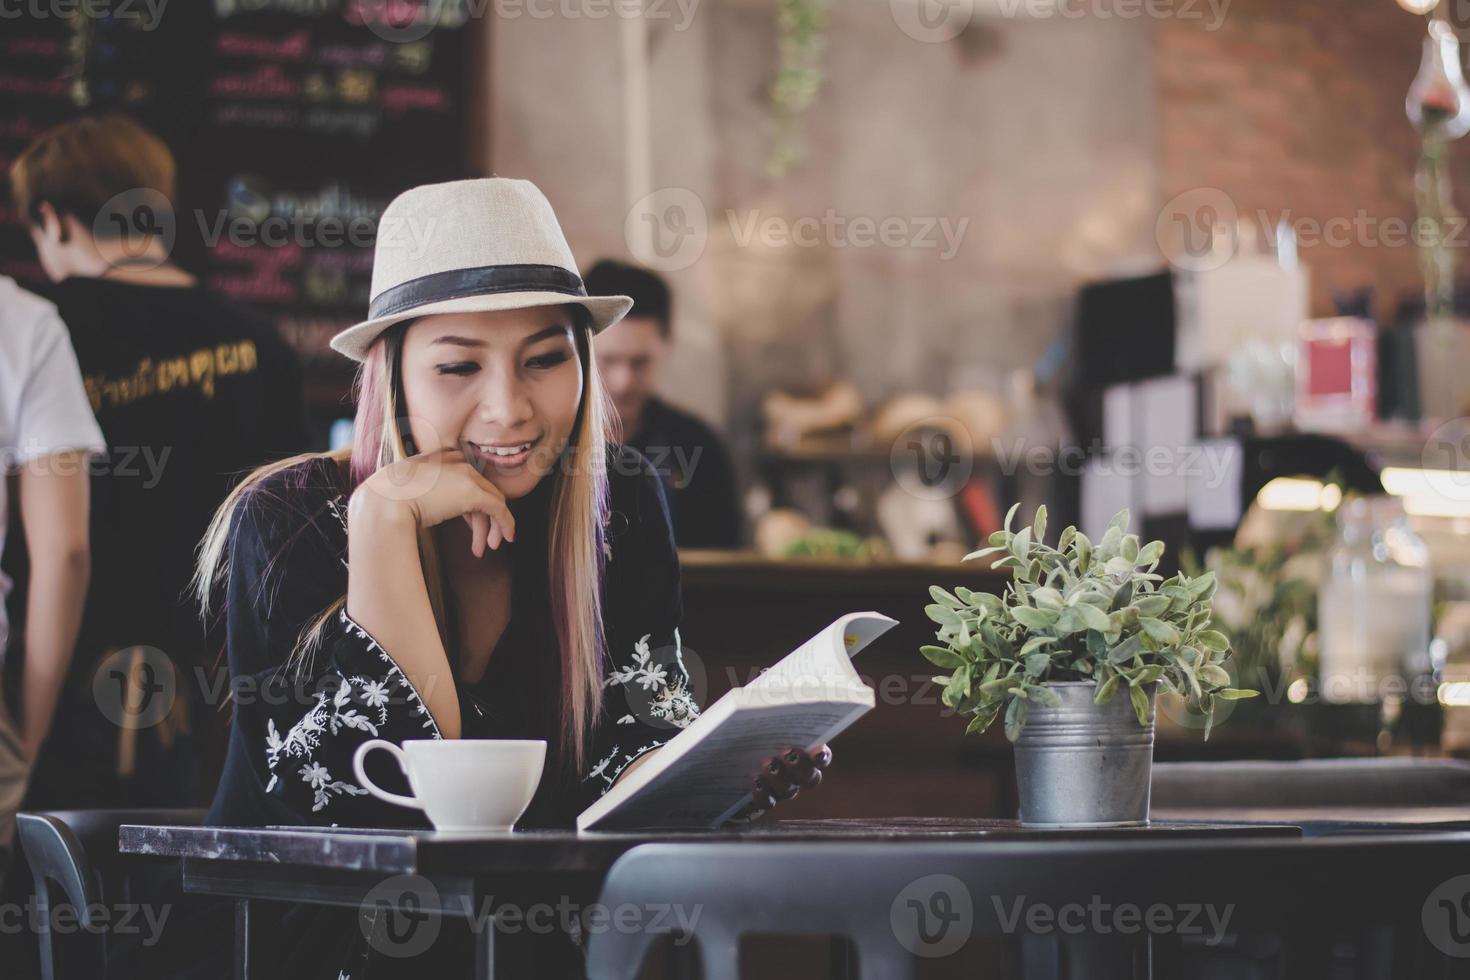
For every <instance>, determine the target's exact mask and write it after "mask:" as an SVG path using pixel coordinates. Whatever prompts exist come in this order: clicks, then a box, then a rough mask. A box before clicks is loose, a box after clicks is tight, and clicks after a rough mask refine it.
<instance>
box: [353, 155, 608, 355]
mask: <svg viewBox="0 0 1470 980" xmlns="http://www.w3.org/2000/svg"><path fill="white" fill-rule="evenodd" d="M563 303H573V304H576V305H578V306H581V307H583V308H584V309H586V310H587V312H588V313H589V314H590V316H591V320H592V332H593V333H596V332H598V331H600V330H603V329H605V328H607V327H609V326H611V325H612V324H614V323H617V322H618V321H619V320H621V319H622V318H623V317H624V316H625V315H627V312H628V310H630V309H632V307H633V300H632V299H630V298H629V297H627V296H588V295H587V288H586V286H584V285H583V284H582V276H581V274H580V273H578V271H577V263H576V261H575V260H574V259H573V258H572V250H571V249H570V248H568V247H567V240H566V237H565V236H564V235H562V231H561V225H559V224H558V223H557V220H556V215H555V214H554V213H553V212H552V210H551V202H549V201H547V200H546V195H544V194H542V193H541V191H540V189H538V188H537V187H536V185H535V184H533V183H531V182H530V181H528V180H510V179H507V178H504V177H488V178H482V179H478V180H455V181H450V182H449V183H445V184H425V185H423V186H422V187H414V188H412V189H410V190H407V191H404V192H403V193H402V194H399V195H398V196H397V197H395V198H394V199H393V200H392V202H391V203H389V205H388V207H387V208H385V209H384V210H383V216H382V217H381V218H380V219H379V220H378V238H377V244H376V246H375V247H374V250H373V284H372V299H371V300H370V301H369V303H368V318H367V319H366V320H364V321H362V322H361V323H358V324H355V325H353V326H351V327H348V328H347V329H346V330H343V331H342V332H341V333H339V334H337V335H336V336H335V337H333V338H332V349H333V350H335V351H337V352H339V353H342V354H346V355H347V356H348V357H350V358H352V359H353V360H355V361H361V360H364V359H366V357H367V352H368V349H369V348H370V347H372V345H373V341H375V340H377V339H378V336H379V335H380V334H382V332H383V331H384V330H387V329H388V328H389V327H391V326H393V325H394V324H395V323H402V322H403V321H404V320H411V319H413V318H415V317H420V316H428V315H429V314H431V313H479V312H484V311H488V310H517V309H524V308H526V307H531V306H555V305H560V304H563Z"/></svg>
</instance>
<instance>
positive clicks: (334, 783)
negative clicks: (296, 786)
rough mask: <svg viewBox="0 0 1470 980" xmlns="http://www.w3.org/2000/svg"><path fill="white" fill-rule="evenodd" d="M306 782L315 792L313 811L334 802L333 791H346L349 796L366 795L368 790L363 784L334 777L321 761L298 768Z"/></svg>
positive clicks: (339, 792)
mask: <svg viewBox="0 0 1470 980" xmlns="http://www.w3.org/2000/svg"><path fill="white" fill-rule="evenodd" d="M297 771H298V772H299V773H300V774H301V778H302V780H303V781H304V782H306V783H308V784H310V786H311V789H312V793H313V804H312V808H311V812H312V813H316V812H318V811H319V810H323V809H325V808H326V806H327V804H328V803H330V802H332V794H333V793H338V794H341V793H346V794H347V795H348V796H366V795H367V790H365V789H363V788H362V787H361V786H356V785H353V784H352V783H349V782H344V781H343V780H340V779H333V778H332V774H331V773H330V772H328V771H327V768H326V767H325V766H323V765H322V764H321V763H319V762H313V763H312V764H311V765H309V766H302V767H301V768H300V769H299V770H297Z"/></svg>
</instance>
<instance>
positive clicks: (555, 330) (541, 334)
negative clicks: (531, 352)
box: [521, 323, 568, 347]
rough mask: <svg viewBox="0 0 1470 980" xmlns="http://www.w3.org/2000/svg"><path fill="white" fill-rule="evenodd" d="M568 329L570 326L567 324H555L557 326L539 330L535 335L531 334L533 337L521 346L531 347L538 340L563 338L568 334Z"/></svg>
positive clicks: (553, 325) (522, 342)
mask: <svg viewBox="0 0 1470 980" xmlns="http://www.w3.org/2000/svg"><path fill="white" fill-rule="evenodd" d="M567 329H568V324H565V323H555V324H552V325H551V326H549V327H547V328H546V329H544V330H537V331H536V332H535V333H533V334H531V336H529V337H527V338H526V339H525V340H523V341H521V346H522V347H529V346H531V345H532V344H534V343H535V342H536V341H538V340H545V339H546V338H548V337H560V336H563V335H564V334H566V332H567Z"/></svg>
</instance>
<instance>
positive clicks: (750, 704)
mask: <svg viewBox="0 0 1470 980" xmlns="http://www.w3.org/2000/svg"><path fill="white" fill-rule="evenodd" d="M897 623H898V621H897V620H894V619H890V618H889V617H887V616H884V615H882V614H881V613H875V612H861V613H849V614H847V615H846V616H843V617H842V618H840V619H838V620H837V621H836V622H834V623H833V624H832V625H831V626H828V627H827V628H826V629H824V630H822V632H820V633H818V634H817V635H816V636H814V637H812V638H811V639H810V640H807V641H806V642H805V643H803V644H802V645H801V646H799V647H797V648H796V650H795V651H793V652H792V653H791V654H789V655H788V656H786V657H785V658H784V659H782V660H781V662H780V663H778V664H776V665H775V666H774V667H771V668H770V669H768V670H766V671H764V672H763V673H762V674H761V675H760V677H758V678H756V679H755V680H753V681H751V682H750V683H749V684H747V685H745V686H744V687H737V688H735V689H733V690H731V691H730V692H729V693H727V694H726V695H725V696H724V697H722V698H720V699H719V700H718V701H716V702H715V703H714V704H713V705H711V706H710V707H709V708H707V709H705V711H704V713H703V714H701V715H700V716H699V717H698V718H696V719H695V720H694V721H693V723H691V724H690V725H689V727H688V728H686V729H684V730H683V731H682V732H680V733H679V734H678V735H676V736H674V738H672V739H670V740H669V741H668V742H667V743H665V745H664V747H663V748H661V749H659V750H658V751H657V753H656V754H655V755H654V757H653V758H652V759H650V760H648V761H647V762H645V763H643V764H642V765H640V766H639V767H638V768H637V769H635V770H634V771H633V772H631V773H629V774H628V775H626V776H624V777H622V778H621V779H619V780H618V782H617V785H615V786H614V787H613V788H612V789H610V790H608V791H607V793H606V794H604V795H603V797H602V798H601V799H599V800H598V801H597V802H596V803H594V804H592V805H591V806H589V807H588V808H587V809H585V810H583V811H582V813H581V814H580V815H579V816H578V817H577V829H578V830H618V829H624V828H629V827H679V828H706V827H718V826H719V825H720V824H723V823H724V822H725V821H726V820H728V819H729V818H730V817H732V816H734V815H735V814H736V813H738V812H740V810H741V809H743V808H744V807H745V806H746V804H748V803H749V802H750V799H751V793H750V782H751V779H752V778H753V777H754V776H755V773H756V771H757V770H758V769H759V768H760V767H761V764H762V763H764V762H765V760H766V759H767V758H769V757H770V756H772V755H774V754H776V753H777V752H780V751H781V750H783V749H785V748H786V747H787V746H788V745H795V746H799V747H801V748H804V749H805V750H806V751H808V752H810V751H812V750H813V749H815V748H817V747H818V746H820V745H822V744H823V743H824V742H829V741H831V740H832V739H833V738H834V737H836V735H837V734H838V733H839V732H841V731H842V730H843V729H845V728H846V727H847V726H848V725H851V724H852V723H853V722H855V721H857V720H858V719H859V718H861V717H862V716H863V715H864V714H866V713H867V712H868V711H870V710H872V707H873V689H872V688H871V687H868V686H867V685H866V684H864V683H863V680H862V678H861V677H859V676H858V672H857V671H856V670H855V669H854V668H853V666H852V659H851V658H852V657H853V655H854V654H856V653H857V652H858V651H859V650H861V649H862V648H863V647H865V646H867V645H868V644H869V643H871V642H872V641H873V640H875V639H877V638H878V637H880V636H882V635H883V634H884V633H886V632H888V631H889V630H890V629H892V628H893V627H894V626H896V625H897Z"/></svg>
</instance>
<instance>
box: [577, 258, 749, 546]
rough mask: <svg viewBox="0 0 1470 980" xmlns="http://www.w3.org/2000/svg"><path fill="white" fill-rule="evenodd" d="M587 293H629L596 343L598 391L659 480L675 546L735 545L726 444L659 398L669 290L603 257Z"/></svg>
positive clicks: (733, 490)
mask: <svg viewBox="0 0 1470 980" xmlns="http://www.w3.org/2000/svg"><path fill="white" fill-rule="evenodd" d="M586 285H587V293H588V295H591V296H631V297H633V310H632V312H630V313H629V314H628V315H627V316H626V317H625V318H624V319H623V320H622V322H620V323H616V324H614V325H613V326H611V327H609V328H608V329H607V330H605V331H604V332H603V333H602V334H600V335H599V336H598V338H597V343H596V344H595V345H594V349H595V351H596V355H597V367H598V371H599V372H600V373H601V374H602V380H603V386H604V387H605V388H606V389H607V392H608V394H609V395H610V396H611V397H612V400H613V404H614V405H615V406H616V407H617V410H618V417H619V419H620V420H621V422H622V431H623V444H624V445H627V446H632V447H633V448H634V449H637V450H638V451H639V452H640V453H642V454H643V456H645V457H646V458H647V459H648V461H649V462H650V463H652V464H653V468H654V469H655V470H656V471H657V472H658V475H659V478H660V479H661V480H662V481H663V483H664V489H665V492H666V494H667V496H668V500H669V510H670V511H671V513H672V516H673V521H674V539H675V541H676V542H677V544H678V545H679V547H681V548H739V547H740V546H741V544H742V543H743V535H744V520H743V514H742V511H741V505H740V487H739V482H738V480H737V478H736V475H735V467H734V465H733V464H732V463H731V461H730V453H729V452H728V450H726V448H725V444H724V441H723V440H722V439H721V438H720V437H719V435H717V434H716V433H715V431H714V429H712V428H710V426H709V425H708V424H706V423H705V422H704V421H702V420H701V419H699V418H697V417H695V416H693V415H690V414H689V413H688V412H684V411H680V410H679V409H677V408H675V407H674V406H672V405H670V404H669V403H668V402H666V401H664V400H663V399H661V398H659V397H658V395H657V391H658V386H659V378H660V375H661V373H662V369H663V365H664V362H665V361H666V360H667V358H668V353H669V349H670V347H671V346H672V343H671V339H672V334H673V322H672V316H671V309H670V306H671V304H670V300H669V287H668V285H667V284H666V283H665V282H664V281H663V279H661V278H660V277H659V276H658V275H656V274H654V273H653V272H650V271H648V270H646V269H640V268H638V267H636V266H632V265H626V264H624V263H622V262H614V261H611V260H603V261H601V262H599V263H597V264H596V265H594V266H593V267H592V268H591V269H590V270H589V271H588V272H587V276H586Z"/></svg>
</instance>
